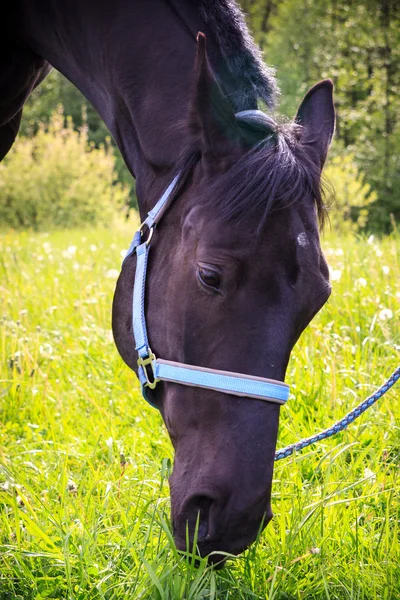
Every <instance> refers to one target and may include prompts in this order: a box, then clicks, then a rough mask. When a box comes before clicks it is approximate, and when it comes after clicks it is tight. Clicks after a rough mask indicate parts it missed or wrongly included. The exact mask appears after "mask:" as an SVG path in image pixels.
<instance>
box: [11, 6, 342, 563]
mask: <svg viewBox="0 0 400 600" xmlns="http://www.w3.org/2000/svg"><path fill="white" fill-rule="evenodd" d="M9 10H10V11H11V14H10V17H9V19H8V20H7V22H4V20H3V23H2V25H1V26H0V33H1V35H0V40H1V41H0V44H1V52H0V60H1V61H2V63H1V64H2V68H1V74H0V126H1V128H0V158H2V157H4V156H5V154H6V153H7V152H8V150H9V149H10V147H11V145H12V144H13V141H14V139H15V136H16V134H17V131H18V127H19V122H20V119H21V114H22V108H23V104H24V102H25V100H26V99H27V97H28V96H29V94H30V93H31V91H32V90H33V88H34V87H35V86H37V85H38V84H39V83H40V82H41V81H42V80H43V78H44V77H45V76H46V75H47V73H48V72H49V70H50V68H51V67H50V65H51V66H54V67H55V68H56V69H58V70H59V71H61V73H63V74H64V75H65V76H66V77H68V79H70V80H71V81H72V82H73V83H74V84H75V85H76V86H77V87H78V88H79V89H80V90H81V91H82V92H83V93H84V94H85V96H86V97H87V98H88V100H89V101H90V102H91V103H92V104H93V106H94V107H95V108H96V109H97V111H98V112H99V114H100V115H101V117H102V119H103V120H104V121H105V123H106V125H107V126H108V128H109V130H110V132H111V133H112V135H113V137H114V139H115V141H116V143H117V145H118V147H119V149H120V151H121V153H122V155H123V157H124V159H125V161H126V163H127V165H128V167H129V169H130V170H131V172H132V174H133V175H134V176H135V177H136V182H137V187H136V189H137V197H138V202H139V207H140V213H141V216H142V217H143V216H144V215H145V213H146V212H147V211H148V210H149V209H150V208H151V207H152V206H153V205H154V203H155V202H156V201H157V200H158V198H159V196H160V195H161V193H162V192H163V190H164V189H165V187H166V186H167V185H168V184H169V183H170V181H171V179H172V177H173V175H174V174H175V173H176V172H177V171H178V170H180V171H181V172H182V173H183V174H184V176H183V180H182V183H181V185H180V187H179V190H178V193H177V197H176V198H175V200H174V203H173V205H172V207H171V208H170V209H169V211H168V213H167V214H166V215H165V217H164V218H163V221H162V223H161V224H160V226H159V227H158V229H157V244H156V245H155V246H154V249H152V256H151V260H150V264H149V274H148V286H147V288H148V289H147V290H146V293H147V300H146V302H147V303H146V314H147V320H148V328H149V335H150V343H151V346H152V348H153V350H154V352H155V353H156V354H157V355H160V356H162V357H163V358H166V359H170V360H175V361H180V362H184V363H188V364H194V365H200V366H205V367H212V368H215V369H223V370H227V371H236V372H241V373H246V374H249V375H258V376H263V377H270V378H273V379H278V380H283V379H284V377H285V370H286V367H287V363H288V359H289V355H290V352H291V350H292V348H293V346H294V344H295V342H296V340H297V339H298V337H299V335H300V334H301V332H302V331H303V330H304V328H305V327H306V326H307V324H308V323H309V322H310V320H311V319H312V318H313V316H314V315H315V314H316V312H317V311H318V310H319V309H320V308H321V307H322V305H323V304H324V303H325V301H326V300H327V298H328V296H329V294H330V285H329V278H328V269H327V265H326V262H325V260H324V257H323V255H322V252H321V248H320V243H319V233H318V216H319V217H320V218H322V216H323V201H322V194H321V187H320V175H321V170H322V167H323V164H324V161H325V158H326V154H327V151H328V147H329V144H330V141H331V138H332V135H333V131H334V108H333V100H332V84H331V82H330V81H322V82H320V83H319V84H317V85H316V86H315V87H313V88H312V89H311V90H310V91H309V92H308V94H307V95H306V97H305V98H304V100H303V102H302V103H301V106H300V108H299V110H298V113H297V115H296V117H295V119H294V120H293V122H291V123H287V124H283V125H278V124H276V123H275V121H274V120H273V119H272V118H270V119H267V120H266V121H267V122H268V125H267V126H265V123H264V125H263V126H262V127H258V126H255V125H254V123H248V122H246V121H245V120H244V121H243V120H241V121H240V122H239V121H238V120H237V119H236V118H235V113H237V112H238V111H243V110H248V109H256V108H257V102H258V100H259V99H261V100H263V101H264V102H265V103H266V104H267V106H268V107H269V109H270V110H272V108H273V106H274V95H275V92H276V89H275V82H274V79H273V76H272V74H271V72H270V71H269V70H268V69H267V68H266V67H265V66H264V65H263V63H262V60H261V56H260V53H259V52H258V50H257V49H256V47H255V46H254V44H253V42H252V40H251V37H250V36H249V33H248V31H247V29H246V26H245V24H244V20H243V16H242V14H241V12H240V10H239V8H238V7H237V5H236V4H235V2H234V0H113V1H111V0H85V2H80V1H78V0H64V1H63V2H54V1H53V0H30V1H29V2H28V1H26V0H14V2H13V3H12V5H10V6H9ZM199 31H201V32H204V34H205V36H206V38H207V51H206V47H205V37H204V36H199V42H198V45H197V55H196V37H197V33H198V32H199ZM135 264H136V260H135V258H134V257H130V258H128V259H127V260H126V261H125V263H124V266H123V269H122V272H121V275H120V278H119V280H118V284H117V289H116V293H115V298H114V306H113V330H114V336H115V341H116V344H117V347H118V350H119V352H120V354H121V356H122V358H123V359H124V361H125V362H126V363H127V364H128V365H129V366H130V367H131V368H132V369H136V352H135V349H134V343H133V339H132V325H131V316H132V284H133V279H134V273H135ZM153 400H154V402H155V403H156V404H157V405H158V407H159V409H160V411H161V414H162V416H163V419H164V421H165V424H166V427H167V429H168V432H169V435H170V437H171V440H172V442H173V445H174V448H175V453H176V455H175V464H174V471H173V474H172V476H171V479H170V486H171V499H172V522H173V528H174V535H175V539H176V543H177V546H178V547H179V548H185V547H186V533H187V528H188V529H189V537H190V539H192V536H193V532H194V528H195V524H196V520H197V521H198V546H199V550H200V552H201V554H203V555H204V554H208V553H210V552H211V551H227V552H231V553H239V552H241V551H242V550H243V549H244V548H246V547H247V546H248V545H249V544H250V543H251V542H252V541H253V540H254V539H255V536H256V534H257V532H258V530H259V528H260V526H261V524H263V525H264V526H265V525H266V524H267V522H268V521H269V520H270V519H271V515H272V513H271V508H270V497H271V482H272V473H273V465H274V452H275V446H276V439H277V431H278V421H279V406H278V405H276V404H272V403H267V402H263V401H260V400H254V399H253V400H248V399H246V398H239V397H236V396H231V395H228V394H226V393H221V392H216V391H210V390H202V389H198V388H194V387H190V388H189V387H185V386H182V385H177V384H174V383H162V384H160V385H158V386H157V388H156V390H155V391H154V396H153Z"/></svg>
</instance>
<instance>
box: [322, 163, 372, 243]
mask: <svg viewBox="0 0 400 600" xmlns="http://www.w3.org/2000/svg"><path fill="white" fill-rule="evenodd" d="M324 178H325V179H326V180H327V182H328V184H329V186H332V188H333V190H334V192H335V200H334V202H332V204H331V206H330V207H329V215H330V221H331V224H332V228H333V229H335V230H336V231H339V232H347V231H359V230H360V229H363V228H364V227H365V226H366V224H367V222H368V206H369V205H370V204H372V202H375V200H376V199H377V194H376V192H374V191H372V190H371V186H370V185H369V184H368V183H365V182H364V174H363V173H362V172H360V171H359V170H358V168H357V166H356V163H355V161H354V157H353V156H352V155H351V154H347V155H342V156H335V157H334V158H332V159H331V160H330V161H329V163H328V164H327V166H326V167H325V169H324Z"/></svg>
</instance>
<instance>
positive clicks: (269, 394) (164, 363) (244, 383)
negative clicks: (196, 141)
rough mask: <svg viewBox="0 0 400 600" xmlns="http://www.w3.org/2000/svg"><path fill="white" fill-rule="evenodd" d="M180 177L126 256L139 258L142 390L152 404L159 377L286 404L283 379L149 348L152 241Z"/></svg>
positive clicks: (135, 310) (136, 294)
mask: <svg viewBox="0 0 400 600" xmlns="http://www.w3.org/2000/svg"><path fill="white" fill-rule="evenodd" d="M179 180H180V174H178V175H177V176H176V177H175V178H174V179H173V180H172V182H171V183H170V184H169V186H168V187H167V189H166V190H165V192H164V193H163V195H162V196H161V198H160V199H159V201H158V202H157V204H156V205H155V206H154V208H153V209H152V210H151V211H150V212H149V213H148V215H147V217H146V219H145V221H143V223H142V225H141V226H140V228H139V230H138V231H137V232H136V233H135V235H134V237H133V240H132V243H131V245H130V247H129V249H128V252H127V254H126V256H125V259H124V262H125V260H126V259H127V258H128V257H129V256H131V254H134V253H135V254H136V258H137V262H136V273H135V282H134V288H133V307H132V329H133V335H134V338H135V348H136V351H137V353H138V376H139V380H140V383H141V386H142V394H143V396H144V398H145V399H146V400H147V401H148V402H149V403H150V404H152V402H151V401H150V400H149V398H147V397H146V390H147V389H154V388H155V387H156V385H157V383H158V382H159V381H169V382H173V383H178V384H181V385H187V386H191V387H200V388H204V389H208V390H215V391H218V392H223V393H225V394H233V395H234V396H243V397H246V398H256V399H258V400H266V401H268V402H275V403H277V404H284V403H285V402H286V401H287V399H288V397H289V386H288V385H286V384H285V383H283V382H281V381H275V380H273V379H267V378H264V377H255V376H253V375H245V374H242V373H234V372H231V371H220V370H217V369H209V368H205V367H198V366H195V365H187V364H185V363H179V362H174V361H169V360H163V359H160V358H156V356H155V355H154V353H153V352H152V350H151V348H150V345H149V340H148V336H147V327H146V314H145V293H146V275H147V263H148V258H149V249H150V242H151V239H152V237H153V233H154V229H155V227H156V225H157V223H158V222H159V220H160V218H161V217H162V215H163V214H164V212H165V211H166V210H167V208H168V206H169V204H170V202H171V201H172V199H173V192H174V190H175V188H176V186H177V184H178V182H179ZM145 228H147V229H148V237H147V239H146V240H145V241H143V230H144V229H145ZM152 406H154V404H152Z"/></svg>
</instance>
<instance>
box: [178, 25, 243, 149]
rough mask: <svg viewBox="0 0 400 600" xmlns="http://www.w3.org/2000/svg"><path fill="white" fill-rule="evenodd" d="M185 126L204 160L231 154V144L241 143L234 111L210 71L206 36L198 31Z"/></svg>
mask: <svg viewBox="0 0 400 600" xmlns="http://www.w3.org/2000/svg"><path fill="white" fill-rule="evenodd" d="M188 127H189V133H190V135H191V136H192V137H193V138H195V139H196V140H197V142H198V144H199V149H200V150H201V152H202V154H203V156H204V157H205V158H206V159H207V158H209V159H210V160H215V159H216V158H223V157H225V156H227V155H228V154H230V153H232V150H233V146H236V147H237V146H238V144H240V128H239V126H238V124H237V121H236V117H235V113H234V111H233V108H232V106H231V104H230V102H229V100H228V99H227V97H226V96H225V94H224V93H223V91H222V90H221V88H220V86H219V84H218V82H217V80H216V78H215V76H214V74H213V72H212V70H211V66H210V64H209V62H208V58H207V52H206V36H205V35H204V33H201V32H199V33H198V34H197V51H196V60H195V67H194V79H193V88H192V97H191V103H190V109H189V120H188Z"/></svg>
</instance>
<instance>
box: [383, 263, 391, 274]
mask: <svg viewBox="0 0 400 600" xmlns="http://www.w3.org/2000/svg"><path fill="white" fill-rule="evenodd" d="M382 271H383V273H384V274H385V275H389V273H390V268H389V267H388V266H387V265H383V267H382Z"/></svg>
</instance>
